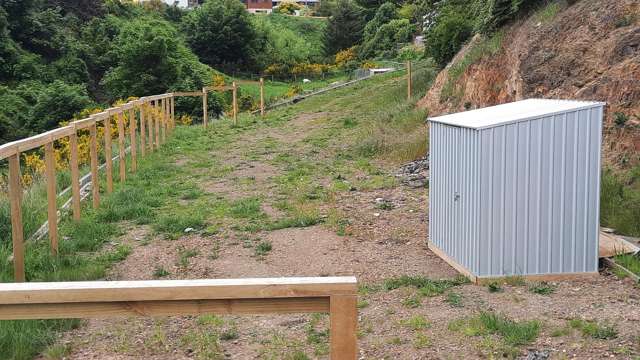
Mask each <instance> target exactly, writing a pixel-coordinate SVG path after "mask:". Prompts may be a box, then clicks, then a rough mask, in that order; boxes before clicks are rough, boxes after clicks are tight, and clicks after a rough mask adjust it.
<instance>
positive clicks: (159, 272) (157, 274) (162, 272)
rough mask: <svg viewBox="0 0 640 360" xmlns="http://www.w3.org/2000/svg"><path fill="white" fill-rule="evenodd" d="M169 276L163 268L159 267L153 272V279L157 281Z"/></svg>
mask: <svg viewBox="0 0 640 360" xmlns="http://www.w3.org/2000/svg"><path fill="white" fill-rule="evenodd" d="M169 275H170V273H169V272H168V271H167V270H165V268H163V267H161V266H158V267H156V268H155V270H153V277H154V278H156V279H159V278H163V277H167V276H169Z"/></svg>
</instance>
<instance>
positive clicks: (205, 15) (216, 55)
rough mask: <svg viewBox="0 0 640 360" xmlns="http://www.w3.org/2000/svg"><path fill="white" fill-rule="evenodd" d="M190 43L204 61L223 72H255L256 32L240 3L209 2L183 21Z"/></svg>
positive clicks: (216, 0) (227, 0)
mask: <svg viewBox="0 0 640 360" xmlns="http://www.w3.org/2000/svg"><path fill="white" fill-rule="evenodd" d="M182 29H183V32H184V34H185V37H186V39H187V43H188V44H189V46H190V47H191V49H193V51H194V52H195V53H196V54H197V55H198V57H199V58H200V61H202V62H204V63H205V64H208V65H210V66H213V67H215V68H218V69H220V68H222V69H234V70H235V69H236V68H238V67H240V68H244V69H247V68H252V67H253V65H254V63H253V59H254V50H253V46H254V42H255V38H256V32H255V29H254V28H253V26H252V24H251V19H250V18H249V13H248V12H247V11H246V9H245V6H244V5H243V4H242V3H241V2H240V1H238V0H208V1H206V2H205V3H204V4H203V5H202V6H200V7H198V8H196V9H194V10H192V11H191V12H189V13H188V14H187V15H186V16H184V17H183V23H182Z"/></svg>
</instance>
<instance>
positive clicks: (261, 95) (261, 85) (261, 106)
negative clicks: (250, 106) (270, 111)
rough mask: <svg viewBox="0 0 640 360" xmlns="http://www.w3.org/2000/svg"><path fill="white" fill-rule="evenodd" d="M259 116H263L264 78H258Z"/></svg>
mask: <svg viewBox="0 0 640 360" xmlns="http://www.w3.org/2000/svg"><path fill="white" fill-rule="evenodd" d="M260 116H264V79H263V78H260Z"/></svg>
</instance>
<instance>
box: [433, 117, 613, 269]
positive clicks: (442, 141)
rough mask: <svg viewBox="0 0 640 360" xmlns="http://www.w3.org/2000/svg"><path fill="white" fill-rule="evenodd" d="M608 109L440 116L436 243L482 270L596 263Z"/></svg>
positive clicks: (436, 151)
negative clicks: (519, 117)
mask: <svg viewBox="0 0 640 360" xmlns="http://www.w3.org/2000/svg"><path fill="white" fill-rule="evenodd" d="M602 112H603V108H602V107H594V108H590V109H586V110H579V111H574V112H568V113H565V114H560V115H554V116H551V117H546V118H540V119H534V120H526V121H521V122H516V123H511V124H506V125H501V126H496V127H492V128H487V129H482V130H475V129H467V128H460V127H455V126H449V125H445V124H440V123H437V122H432V123H431V127H430V147H431V149H430V156H431V158H430V161H431V169H430V188H429V199H430V212H429V220H430V223H429V238H430V241H431V242H432V243H433V244H434V245H436V246H437V247H438V248H440V249H441V250H443V251H444V252H445V253H447V254H448V255H449V256H450V257H451V258H453V259H454V260H455V261H457V262H458V263H459V264H461V265H462V266H464V267H466V268H467V269H468V270H470V271H471V272H472V273H474V274H476V275H477V276H504V275H511V274H517V275H534V274H549V273H580V272H595V271H597V270H598V253H597V252H598V245H597V244H598V226H599V225H598V224H599V194H600V143H601V136H602V133H601V124H602V115H603V114H602Z"/></svg>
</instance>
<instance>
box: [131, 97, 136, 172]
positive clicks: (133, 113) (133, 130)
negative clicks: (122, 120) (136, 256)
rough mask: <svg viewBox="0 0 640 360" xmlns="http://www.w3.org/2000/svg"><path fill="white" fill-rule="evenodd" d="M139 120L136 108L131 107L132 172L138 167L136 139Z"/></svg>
mask: <svg viewBox="0 0 640 360" xmlns="http://www.w3.org/2000/svg"><path fill="white" fill-rule="evenodd" d="M137 123H138V120H137V119H136V111H135V109H134V108H131V109H129V141H130V142H131V172H136V170H137V168H138V164H137V157H138V141H137V140H136V128H137Z"/></svg>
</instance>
